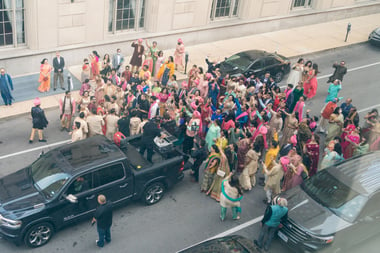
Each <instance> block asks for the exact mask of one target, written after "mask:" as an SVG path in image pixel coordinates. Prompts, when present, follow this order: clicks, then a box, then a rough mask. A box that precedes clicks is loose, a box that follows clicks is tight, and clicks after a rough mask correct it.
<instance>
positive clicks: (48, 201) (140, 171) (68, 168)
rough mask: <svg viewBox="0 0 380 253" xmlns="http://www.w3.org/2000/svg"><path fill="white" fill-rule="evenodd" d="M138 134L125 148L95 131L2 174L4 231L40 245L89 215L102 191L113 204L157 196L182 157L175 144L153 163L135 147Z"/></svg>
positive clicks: (178, 172) (177, 174) (0, 227)
mask: <svg viewBox="0 0 380 253" xmlns="http://www.w3.org/2000/svg"><path fill="white" fill-rule="evenodd" d="M139 139H140V136H136V137H131V139H130V142H127V143H125V145H124V148H123V149H122V150H121V149H119V147H117V146H116V145H115V144H113V143H111V142H110V141H109V140H107V139H106V138H105V137H104V136H96V137H91V138H89V139H86V140H83V141H79V142H75V143H72V144H69V145H65V146H62V147H59V148H56V149H53V150H51V151H49V152H48V153H46V154H43V155H41V156H40V158H38V159H37V160H36V161H35V162H34V163H32V164H31V165H30V166H28V167H26V168H24V169H22V170H19V171H17V172H15V173H13V174H10V175H8V176H5V177H3V178H0V235H1V236H2V237H4V238H5V239H8V240H11V241H14V242H15V243H17V244H20V243H21V242H24V243H25V244H26V245H28V246H30V247H39V246H42V245H44V244H46V243H47V242H48V241H49V240H50V238H51V237H52V235H53V233H54V231H56V230H57V229H59V228H61V227H63V226H66V225H69V224H71V223H73V222H76V221H78V219H83V218H89V217H91V216H92V215H93V213H94V211H95V209H96V207H97V205H98V203H97V195H98V194H104V195H105V196H106V197H107V199H109V200H111V201H112V202H113V203H114V204H115V205H118V204H121V203H124V202H125V201H126V200H129V199H142V200H143V201H144V202H145V203H146V204H148V205H150V204H154V203H156V202H158V201H159V200H160V199H161V198H162V196H163V194H164V192H165V189H166V188H168V187H170V186H172V185H173V184H175V183H176V182H178V181H179V180H181V179H182V178H183V172H182V170H183V165H184V158H183V155H182V153H180V151H177V150H172V151H170V152H168V153H165V154H164V155H162V154H160V153H158V152H156V153H155V155H154V156H153V164H152V163H150V162H148V161H147V160H146V159H145V158H144V157H143V156H141V155H140V153H139V152H138V151H137V149H136V146H137V143H138V142H139Z"/></svg>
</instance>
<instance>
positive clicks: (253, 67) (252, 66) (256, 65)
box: [219, 50, 290, 83]
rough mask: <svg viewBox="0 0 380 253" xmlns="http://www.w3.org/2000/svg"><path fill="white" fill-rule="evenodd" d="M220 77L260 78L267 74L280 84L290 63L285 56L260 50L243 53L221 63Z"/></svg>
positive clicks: (288, 69)
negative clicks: (252, 76) (242, 76)
mask: <svg viewBox="0 0 380 253" xmlns="http://www.w3.org/2000/svg"><path fill="white" fill-rule="evenodd" d="M219 67H220V71H221V73H222V75H226V74H229V75H230V76H241V75H244V76H245V77H250V76H251V75H252V74H254V75H255V76H257V77H259V78H262V77H263V76H264V74H265V73H266V72H269V73H270V74H271V76H272V77H273V78H274V80H275V81H276V82H277V83H278V82H280V81H281V80H282V79H283V77H284V75H286V74H288V73H289V71H290V61H289V59H288V58H286V57H285V56H282V55H279V54H276V53H268V52H265V51H262V50H249V51H243V52H240V53H237V54H234V55H232V56H230V57H229V58H226V59H225V61H223V62H221V63H220V65H219Z"/></svg>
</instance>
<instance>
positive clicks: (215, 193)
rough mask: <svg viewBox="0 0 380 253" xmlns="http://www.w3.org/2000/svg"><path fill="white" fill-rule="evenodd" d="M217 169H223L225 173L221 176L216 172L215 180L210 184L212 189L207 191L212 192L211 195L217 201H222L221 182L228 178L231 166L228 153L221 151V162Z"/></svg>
mask: <svg viewBox="0 0 380 253" xmlns="http://www.w3.org/2000/svg"><path fill="white" fill-rule="evenodd" d="M217 170H220V171H223V172H224V175H223V176H220V175H218V173H215V174H214V180H213V181H212V184H211V186H210V189H209V190H208V192H207V195H208V194H210V197H211V198H213V199H215V200H216V201H218V202H219V201H220V193H221V190H222V188H221V184H222V181H223V179H224V178H226V177H227V176H228V175H229V174H230V167H229V165H228V159H227V157H226V155H225V154H224V153H223V152H221V153H220V163H219V167H218V169H217Z"/></svg>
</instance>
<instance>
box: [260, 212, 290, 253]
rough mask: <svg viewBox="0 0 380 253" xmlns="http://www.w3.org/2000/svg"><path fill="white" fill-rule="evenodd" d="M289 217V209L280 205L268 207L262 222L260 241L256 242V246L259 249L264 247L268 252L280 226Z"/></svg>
mask: <svg viewBox="0 0 380 253" xmlns="http://www.w3.org/2000/svg"><path fill="white" fill-rule="evenodd" d="M287 217H288V208H287V207H284V206H279V205H271V206H268V207H267V209H266V210H265V214H264V218H263V220H262V221H261V223H262V224H263V226H262V228H261V231H260V235H259V239H258V240H257V241H255V244H257V246H258V247H259V248H262V246H264V249H265V250H266V251H268V249H269V246H270V244H271V242H272V239H273V237H274V235H275V233H276V232H277V229H278V226H279V225H280V223H281V220H286V219H287Z"/></svg>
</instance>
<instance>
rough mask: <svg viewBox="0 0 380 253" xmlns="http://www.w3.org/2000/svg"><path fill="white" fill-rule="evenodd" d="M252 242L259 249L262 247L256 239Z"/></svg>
mask: <svg viewBox="0 0 380 253" xmlns="http://www.w3.org/2000/svg"><path fill="white" fill-rule="evenodd" d="M253 243H254V244H255V245H256V246H257V247H258V248H259V249H261V248H262V247H261V246H260V245H259V242H258V241H257V240H253Z"/></svg>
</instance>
